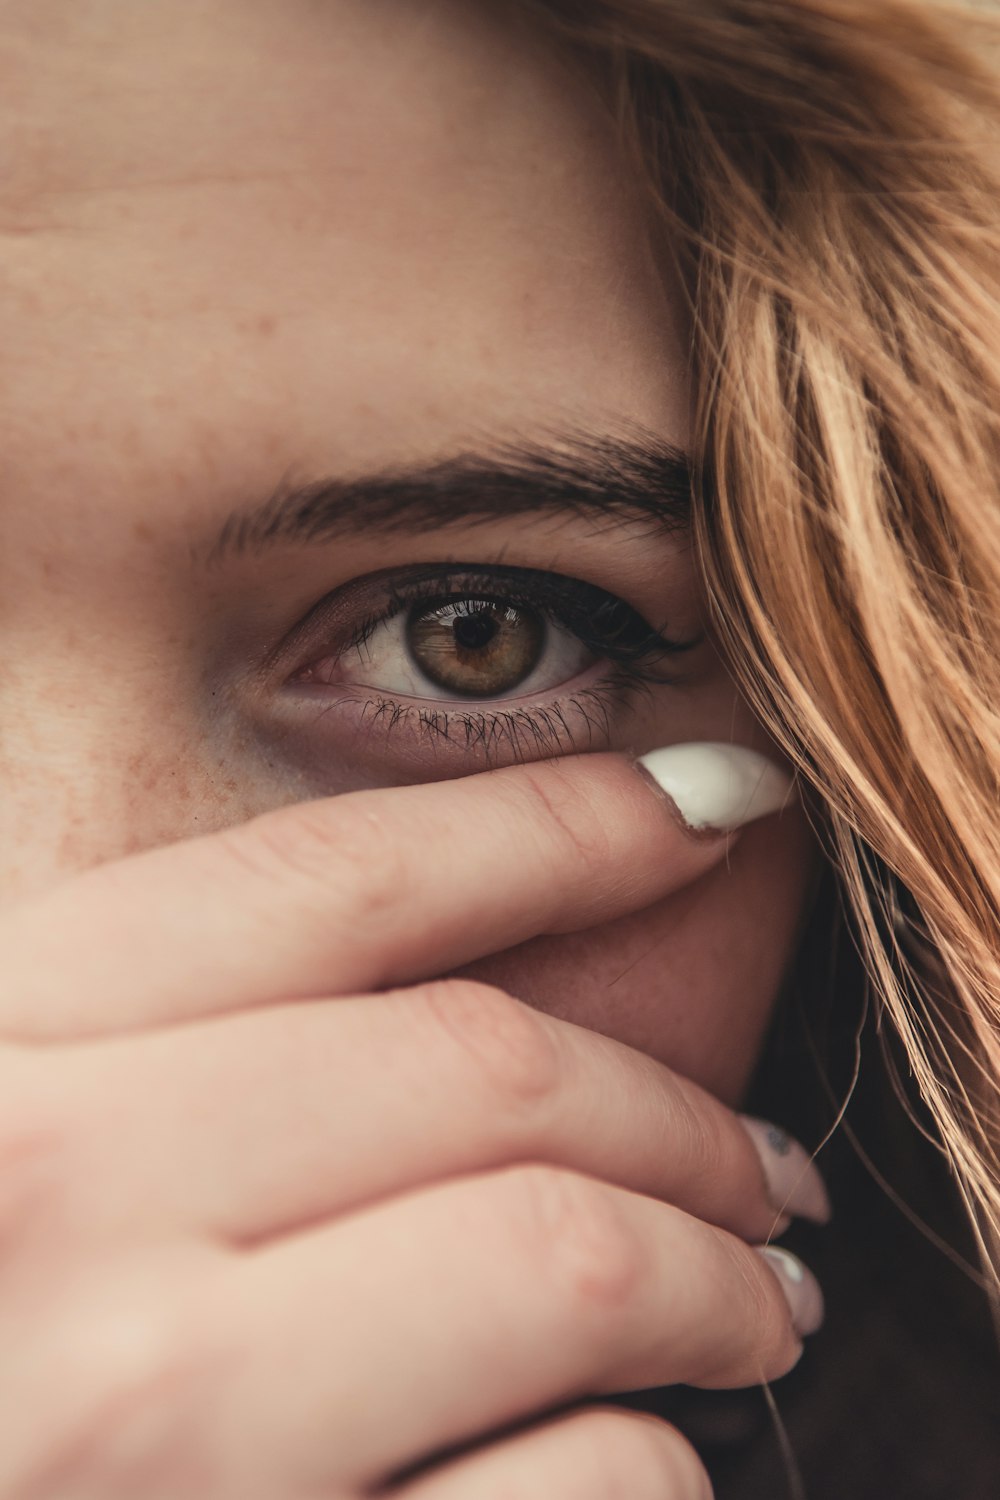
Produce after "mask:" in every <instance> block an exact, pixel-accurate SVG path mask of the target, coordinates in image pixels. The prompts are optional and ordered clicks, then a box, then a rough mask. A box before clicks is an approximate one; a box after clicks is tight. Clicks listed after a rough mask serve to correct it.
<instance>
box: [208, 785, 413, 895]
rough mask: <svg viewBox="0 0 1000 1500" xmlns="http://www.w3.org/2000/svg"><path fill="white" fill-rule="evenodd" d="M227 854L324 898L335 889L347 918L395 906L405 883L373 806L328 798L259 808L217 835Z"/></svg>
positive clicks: (397, 846)
mask: <svg viewBox="0 0 1000 1500" xmlns="http://www.w3.org/2000/svg"><path fill="white" fill-rule="evenodd" d="M219 838H220V840H221V841H222V847H223V848H224V849H225V850H226V851H227V853H228V855H229V857H231V858H233V859H235V860H236V861H237V862H238V863H239V864H240V865H241V867H242V868H243V869H244V870H246V869H249V870H250V872H251V873H252V874H253V875H254V876H255V877H257V878H260V877H263V878H265V879H266V880H268V881H269V882H274V881H275V880H282V881H284V880H287V879H288V878H289V877H291V878H293V879H294V880H295V881H296V882H297V883H298V884H303V883H304V884H305V885H306V886H307V887H315V888H316V889H317V890H318V891H319V892H321V893H322V897H323V899H324V903H325V902H326V901H327V900H328V899H329V894H330V892H331V890H335V891H336V893H337V897H338V900H339V901H340V902H341V903H346V904H347V906H348V908H349V917H350V920H351V921H355V920H357V921H360V920H363V919H364V918H365V917H366V916H377V915H380V914H382V913H384V912H385V910H386V909H387V908H389V907H392V906H393V905H395V904H396V903H397V902H398V901H399V899H400V894H401V892H402V891H403V889H404V888H405V884H406V870H405V857H404V854H403V849H402V844H401V840H400V837H399V831H398V829H396V830H393V829H391V828H389V827H388V826H387V825H386V823H385V822H384V821H383V819H382V818H381V817H380V816H379V814H378V813H376V812H375V810H374V809H373V808H371V807H370V806H369V807H362V806H359V805H357V804H347V805H345V804H344V803H343V802H342V801H341V802H340V803H339V804H338V803H337V802H335V801H331V799H325V800H323V801H317V802H301V803H297V804H296V805H295V806H293V807H283V808H280V809H279V810H278V811H276V812H271V813H265V814H264V815H263V816H262V817H260V818H256V819H255V820H254V821H253V822H252V823H248V824H245V825H243V827H241V828H235V829H232V830H229V831H227V832H224V833H222V834H220V835H219Z"/></svg>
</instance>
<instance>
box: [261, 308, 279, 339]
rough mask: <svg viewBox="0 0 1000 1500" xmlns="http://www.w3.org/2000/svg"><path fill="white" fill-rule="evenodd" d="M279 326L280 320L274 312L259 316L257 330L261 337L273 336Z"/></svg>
mask: <svg viewBox="0 0 1000 1500" xmlns="http://www.w3.org/2000/svg"><path fill="white" fill-rule="evenodd" d="M277 326H278V320H277V318H276V317H275V316H274V315H273V313H265V314H264V315H263V317H261V318H258V320H257V332H258V333H259V334H260V336H261V338H264V339H269V338H271V337H273V335H274V332H275V330H276V329H277Z"/></svg>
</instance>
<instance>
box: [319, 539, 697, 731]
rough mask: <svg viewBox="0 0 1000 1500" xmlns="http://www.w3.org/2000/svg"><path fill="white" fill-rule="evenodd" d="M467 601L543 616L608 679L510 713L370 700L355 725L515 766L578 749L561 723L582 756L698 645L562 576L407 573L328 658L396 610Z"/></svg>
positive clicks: (361, 639) (496, 571) (673, 677)
mask: <svg viewBox="0 0 1000 1500" xmlns="http://www.w3.org/2000/svg"><path fill="white" fill-rule="evenodd" d="M470 596H473V597H476V598H484V597H486V598H489V597H492V598H496V599H499V600H502V601H503V602H504V603H506V604H513V605H516V606H520V607H521V608H524V609H532V610H535V611H538V612H540V613H542V614H544V615H546V616H547V617H548V618H550V619H553V620H555V621H557V622H558V623H559V624H560V625H561V626H563V627H564V628H565V629H568V630H570V631H571V632H572V633H573V634H574V635H575V636H576V637H577V638H578V639H579V640H580V641H581V642H582V644H583V645H584V646H586V648H587V649H588V650H589V651H591V652H593V654H594V655H595V656H598V657H601V658H604V659H606V660H607V661H608V662H609V663H610V664H611V666H612V668H613V670H612V671H611V672H609V673H608V675H607V676H606V677H604V678H602V679H600V680H599V681H597V682H595V683H592V684H590V685H589V686H588V687H587V688H586V689H583V690H578V691H576V692H574V693H572V694H571V695H570V696H569V697H568V698H563V699H556V700H554V701H553V702H550V703H538V704H533V705H531V706H526V707H520V708H502V709H501V708H497V709H485V710H484V709H476V710H470V709H467V708H455V707H452V706H443V705H441V706H439V705H438V704H435V705H434V706H427V705H422V704H418V703H406V702H401V701H400V700H398V699H394V698H390V697H384V696H374V697H370V698H368V699H367V701H365V702H364V703H363V707H362V719H363V721H365V722H367V723H368V724H369V725H374V724H379V725H381V726H382V728H383V731H384V733H385V734H386V735H387V736H389V735H391V734H392V733H393V732H395V731H398V730H399V729H401V728H404V727H406V728H410V729H416V730H417V731H418V732H419V733H420V734H421V735H423V736H426V737H427V738H431V739H441V740H445V741H447V742H449V743H454V742H455V741H456V740H459V741H460V742H461V744H462V748H463V749H464V750H466V751H473V750H477V749H479V750H482V751H485V753H486V755H487V757H488V758H489V757H490V756H491V755H493V754H496V753H498V752H499V751H501V750H502V749H503V748H505V747H506V748H507V749H508V750H510V751H513V753H514V756H515V758H516V759H522V758H527V757H528V756H529V755H532V754H533V755H535V756H539V755H542V756H544V755H552V754H556V753H559V752H565V751H572V750H577V749H579V748H580V744H579V742H578V731H577V730H576V729H575V728H574V727H573V726H571V724H570V722H569V720H570V718H577V719H579V721H580V725H581V726H582V727H583V728H584V731H585V736H586V739H587V741H588V748H589V745H591V744H593V742H594V738H595V736H599V737H601V738H603V739H604V740H607V738H608V737H609V736H610V724H611V717H612V714H613V712H614V711H615V710H616V709H618V708H620V707H621V706H622V705H623V703H624V702H625V701H626V700H627V699H628V698H630V697H631V695H632V694H634V693H635V692H636V691H642V690H646V691H648V690H649V689H650V688H652V687H654V686H670V685H673V684H674V683H676V682H677V680H678V678H677V674H676V672H675V671H673V670H672V664H673V662H674V659H675V658H677V657H679V656H681V655H683V654H685V653H687V652H690V651H692V650H693V649H694V648H695V647H696V646H698V645H700V644H701V640H702V637H701V636H698V637H696V638H693V639H689V640H673V639H670V638H669V637H667V636H666V635H664V634H663V633H662V632H661V631H658V630H656V629H654V628H653V627H652V626H651V625H649V624H647V622H646V621H645V620H644V619H643V618H642V616H641V615H639V614H638V613H637V611H635V610H634V609H632V608H631V606H630V605H628V604H626V603H625V601H624V600H622V599H619V598H617V596H615V595H614V594H611V593H609V592H608V591H607V590H605V589H601V588H598V587H597V586H596V585H594V584H590V583H585V582H583V581H582V580H580V579H573V578H568V577H566V576H564V575H562V574H556V573H547V572H542V571H538V570H534V569H527V568H500V567H496V568H491V569H489V570H488V571H482V572H473V571H468V570H465V571H462V572H456V570H455V569H453V568H445V567H437V568H428V569H422V570H420V571H419V572H417V573H413V572H410V573H408V574H407V575H406V576H405V577H404V578H403V579H402V580H400V579H399V578H398V577H397V578H395V579H392V580H387V582H386V592H385V603H384V604H383V605H382V607H381V608H379V609H378V610H376V611H373V612H371V613H370V614H369V615H367V616H366V617H365V618H364V619H363V620H362V621H361V622H360V623H359V624H358V625H356V626H355V627H354V629H353V630H352V631H351V633H350V635H349V636H348V637H347V639H346V640H345V641H344V642H343V644H342V645H341V646H340V647H339V649H338V650H337V655H338V656H340V655H342V654H346V653H347V652H349V651H351V650H356V651H359V652H360V651H363V650H364V647H365V644H366V642H367V641H369V640H370V639H371V637H372V635H373V634H374V632H375V631H376V630H377V629H378V628H379V626H381V625H383V624H385V623H386V622H387V621H389V620H391V619H393V618H394V617H395V616H396V615H397V614H399V613H401V612H402V611H409V610H413V609H415V608H417V607H418V606H420V605H422V604H443V603H446V602H448V601H454V600H460V599H464V598H467V597H470ZM355 701H357V700H355Z"/></svg>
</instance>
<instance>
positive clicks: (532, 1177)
mask: <svg viewBox="0 0 1000 1500" xmlns="http://www.w3.org/2000/svg"><path fill="white" fill-rule="evenodd" d="M507 1175H508V1185H509V1191H510V1193H511V1194H512V1195H513V1197H514V1203H513V1210H514V1211H513V1214H512V1216H511V1219H510V1221H509V1222H510V1223H511V1224H512V1225H513V1227H514V1232H515V1233H516V1234H519V1236H520V1238H521V1241H522V1245H521V1249H522V1253H523V1254H525V1255H526V1258H527V1259H528V1261H529V1264H531V1265H532V1266H533V1267H536V1268H538V1270H539V1271H540V1278H541V1281H542V1283H543V1284H544V1285H545V1286H546V1287H547V1288H548V1289H549V1290H550V1291H551V1293H552V1295H553V1296H554V1297H555V1298H556V1299H557V1301H558V1302H559V1303H561V1304H562V1307H563V1310H564V1312H565V1313H566V1314H567V1316H569V1317H571V1318H573V1319H574V1320H575V1319H579V1318H581V1317H582V1318H584V1319H587V1318H591V1319H593V1318H601V1317H604V1316H607V1315H608V1314H609V1313H615V1312H616V1311H620V1309H621V1308H622V1307H623V1306H625V1305H626V1304H627V1303H628V1302H629V1301H630V1300H631V1299H632V1298H633V1297H634V1296H635V1294H636V1292H637V1289H638V1286H639V1283H640V1280H641V1278H642V1276H643V1273H644V1271H645V1256H644V1254H643V1246H642V1242H641V1240H640V1237H639V1235H638V1233H637V1231H636V1229H635V1228H634V1226H633V1225H632V1224H630V1223H629V1221H628V1219H627V1217H626V1214H625V1212H624V1208H623V1204H622V1203H620V1202H619V1201H617V1197H616V1195H615V1192H614V1190H613V1189H612V1188H610V1187H608V1186H607V1184H605V1183H602V1182H599V1181H597V1180H596V1179H595V1178H590V1177H583V1176H581V1175H579V1174H578V1173H576V1172H569V1171H565V1170H562V1169H561V1168H558V1167H551V1166H547V1165H543V1164H539V1163H532V1164H531V1165H529V1166H525V1167H516V1168H512V1169H510V1170H509V1172H508V1174H507Z"/></svg>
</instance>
